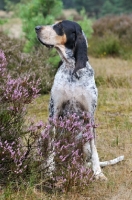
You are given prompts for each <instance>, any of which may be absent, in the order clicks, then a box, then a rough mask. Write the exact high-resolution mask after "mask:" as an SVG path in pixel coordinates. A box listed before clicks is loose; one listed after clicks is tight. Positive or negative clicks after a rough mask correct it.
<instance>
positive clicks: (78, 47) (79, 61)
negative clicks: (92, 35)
mask: <svg viewBox="0 0 132 200" xmlns="http://www.w3.org/2000/svg"><path fill="white" fill-rule="evenodd" d="M74 57H75V69H74V71H73V74H74V73H76V72H77V70H79V69H82V68H84V67H85V66H86V62H87V61H88V57H87V41H86V38H85V35H84V33H83V31H82V29H81V27H80V26H79V25H78V26H76V42H75V48H74Z"/></svg>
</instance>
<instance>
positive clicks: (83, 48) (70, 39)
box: [53, 20, 88, 74]
mask: <svg viewBox="0 0 132 200" xmlns="http://www.w3.org/2000/svg"><path fill="white" fill-rule="evenodd" d="M53 29H54V30H55V31H56V33H57V34H58V35H60V36H63V35H64V34H65V35H66V38H67V41H66V43H65V46H66V47H67V48H68V49H72V50H73V51H74V57H75V69H74V71H73V74H76V72H77V70H79V69H82V68H84V67H86V62H87V61H88V57H87V44H86V40H85V38H84V35H83V33H82V29H81V27H80V25H79V24H77V23H76V22H72V21H69V20H63V21H62V22H59V23H57V24H55V25H54V26H53Z"/></svg>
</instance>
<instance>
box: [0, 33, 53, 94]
mask: <svg viewBox="0 0 132 200" xmlns="http://www.w3.org/2000/svg"><path fill="white" fill-rule="evenodd" d="M3 41H4V42H3ZM0 43H1V48H2V49H3V50H4V52H5V55H6V57H7V60H8V66H7V68H8V70H9V71H10V73H11V74H12V76H13V77H16V76H18V74H19V75H20V76H21V75H24V74H25V73H28V74H30V73H32V74H34V75H35V76H36V78H39V79H40V85H39V88H40V93H42V94H45V93H48V92H49V91H50V89H51V86H52V83H53V79H54V74H55V71H56V68H55V67H54V66H53V65H52V64H49V62H48V59H49V53H50V52H49V50H48V49H47V48H46V47H44V46H42V45H41V44H40V47H39V49H38V50H36V51H34V52H32V53H30V54H27V53H23V47H24V42H23V41H21V40H18V39H10V38H9V37H8V36H6V35H5V34H4V33H2V32H0ZM53 57H54V55H53ZM51 63H52V62H51Z"/></svg>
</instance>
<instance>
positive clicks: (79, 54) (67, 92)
mask: <svg viewBox="0 0 132 200" xmlns="http://www.w3.org/2000/svg"><path fill="white" fill-rule="evenodd" d="M35 30H36V33H37V38H38V40H39V41H40V42H41V43H42V44H43V45H45V46H46V47H50V48H51V47H54V48H55V49H56V50H57V52H58V53H59V55H60V57H61V60H62V61H61V64H60V67H59V69H58V71H57V73H56V75H55V79H54V83H53V87H52V90H51V98H50V105H49V110H50V114H49V116H50V117H52V118H56V117H57V118H58V117H59V116H62V117H63V116H65V115H67V113H77V115H80V114H82V113H83V112H89V113H90V116H91V123H94V113H95V109H96V106H97V98H98V91H97V87H96V84H95V79H94V71H93V69H92V67H91V66H90V64H89V62H88V56H87V54H88V53H87V47H88V43H87V39H86V37H85V34H84V32H83V31H82V29H81V27H80V25H79V24H77V23H76V22H72V21H69V20H63V21H60V22H58V23H56V24H53V25H47V26H36V28H35ZM91 132H92V134H93V135H94V137H93V139H91V140H90V142H87V143H86V144H85V145H84V154H85V164H86V166H87V165H88V166H89V162H88V158H89V153H90V157H91V159H90V162H91V165H92V170H93V173H94V176H95V178H96V179H103V180H106V177H105V175H104V174H103V173H102V170H101V166H106V165H108V164H115V163H117V162H119V161H121V160H122V159H123V158H124V157H123V156H121V157H118V158H116V159H114V160H111V161H105V162H99V156H98V153H97V149H96V146H95V130H94V128H91Z"/></svg>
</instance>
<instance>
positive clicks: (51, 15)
mask: <svg viewBox="0 0 132 200" xmlns="http://www.w3.org/2000/svg"><path fill="white" fill-rule="evenodd" d="M61 8H62V2H61V1H60V0H59V1H58V0H32V1H31V0H30V1H28V2H27V1H22V2H20V3H19V4H18V14H19V16H20V18H21V19H22V21H23V31H24V33H25V37H26V40H27V41H26V45H25V48H24V50H25V51H26V52H29V51H31V49H32V48H33V47H35V48H36V47H37V46H38V42H37V39H36V34H35V31H34V28H35V26H37V25H46V24H52V23H53V22H54V21H55V17H57V16H58V15H60V13H61ZM29 19H30V20H29Z"/></svg>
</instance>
